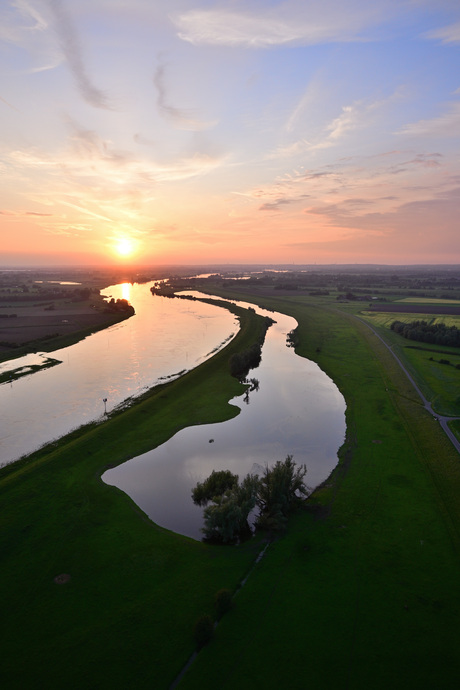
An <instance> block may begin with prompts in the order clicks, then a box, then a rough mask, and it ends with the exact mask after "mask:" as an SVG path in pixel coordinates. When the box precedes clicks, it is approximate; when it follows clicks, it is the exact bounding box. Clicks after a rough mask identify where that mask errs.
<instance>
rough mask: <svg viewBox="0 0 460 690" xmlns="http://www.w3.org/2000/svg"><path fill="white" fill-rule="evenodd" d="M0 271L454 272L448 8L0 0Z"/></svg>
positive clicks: (457, 32)
mask: <svg viewBox="0 0 460 690" xmlns="http://www.w3.org/2000/svg"><path fill="white" fill-rule="evenodd" d="M0 51H1V53H0V75H1V78H0V114H1V118H0V122H1V127H0V175H1V185H0V265H1V266H10V265H11V266H13V265H26V264H37V265H52V264H58V263H59V264H62V263H66V264H88V265H95V264H101V263H115V264H116V263H123V262H125V263H127V262H128V263H129V262H130V263H136V264H138V265H141V264H142V265H156V264H171V263H175V264H200V265H203V264H216V263H224V264H228V263H240V264H245V263H246V264H247V263H258V264H261V263H266V264H280V263H283V264H285V263H287V264H294V265H295V264H314V263H318V264H328V263H379V264H426V263H428V264H444V263H449V264H458V263H460V232H459V229H460V228H459V218H460V156H459V153H460V145H459V144H460V2H459V0H372V2H370V1H369V0H321V1H319V0H285V1H284V2H279V1H275V0H222V1H221V2H217V1H215V0H196V1H195V0H154V1H153V0H0Z"/></svg>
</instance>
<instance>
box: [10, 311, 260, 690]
mask: <svg viewBox="0 0 460 690" xmlns="http://www.w3.org/2000/svg"><path fill="white" fill-rule="evenodd" d="M240 323H241V329H240V331H239V333H238V334H237V336H236V337H235V339H234V340H233V341H232V342H231V343H229V344H228V346H226V348H225V349H224V350H222V351H221V352H219V353H218V354H217V355H216V356H215V357H213V358H212V359H211V360H209V361H207V362H205V363H204V364H202V365H201V366H199V367H197V368H196V369H194V370H193V371H191V372H190V373H188V374H186V375H185V376H184V377H183V378H181V379H178V380H177V381H174V382H172V383H170V384H167V385H164V386H159V387H157V388H155V389H154V390H153V391H152V392H150V393H149V394H147V395H146V396H144V399H143V400H141V401H139V402H137V403H135V404H134V405H133V406H132V407H131V408H130V409H128V410H126V411H124V412H122V413H119V414H117V415H115V416H114V417H113V418H111V419H109V420H108V421H106V422H105V423H104V424H102V425H100V426H96V425H93V426H91V425H90V426H89V427H86V428H84V429H81V430H78V431H76V432H74V433H72V434H70V435H69V436H68V437H65V438H64V439H62V440H61V441H59V442H57V443H56V444H51V445H50V446H48V447H45V448H44V449H42V450H41V451H38V452H36V453H35V454H33V455H32V456H30V457H29V458H25V459H23V460H21V461H18V462H17V463H14V464H13V465H9V466H7V467H5V468H3V469H2V470H1V471H0V514H1V522H2V529H1V535H0V553H1V575H0V591H1V596H2V604H1V627H2V663H1V665H0V685H1V687H2V688H8V690H10V689H12V688H15V689H16V688H27V689H28V690H29V689H32V688H50V689H54V688H62V687H66V688H96V687H98V688H99V687H100V688H111V689H115V688H123V689H125V688H128V687H132V688H136V689H137V688H152V687H154V688H167V687H168V686H169V684H170V682H171V681H172V680H173V678H174V677H175V675H176V673H178V672H179V670H180V669H181V667H182V665H183V663H184V662H185V661H186V659H187V658H188V657H189V655H190V654H191V652H192V650H193V627H194V624H195V621H196V619H197V618H198V617H199V616H200V615H202V614H206V613H212V611H213V598H214V595H215V593H216V592H217V591H218V590H219V589H221V588H223V587H227V588H230V589H232V590H233V589H234V588H235V587H236V586H237V584H238V583H239V581H240V580H241V578H242V577H243V576H244V574H245V573H246V572H247V570H248V569H249V567H250V566H251V564H252V562H253V560H254V557H255V555H256V553H257V551H258V544H256V543H255V542H249V543H247V544H246V545H244V546H242V547H238V548H233V549H226V548H219V547H211V546H207V545H204V544H201V543H199V542H195V541H193V540H191V539H187V538H185V537H182V536H179V535H176V534H173V533H172V532H168V531H166V530H164V529H161V528H159V527H157V526H156V525H154V524H153V523H152V522H151V521H150V520H148V519H147V518H146V516H145V515H143V514H142V513H141V512H140V511H139V509H138V508H137V507H136V506H135V505H134V504H133V502H132V501H131V500H130V499H129V498H128V497H127V496H125V495H124V494H123V493H122V492H121V491H118V490H117V489H114V488H113V487H109V486H106V485H105V484H103V482H102V481H101V480H100V475H101V473H102V472H103V470H104V469H105V468H106V467H107V466H109V465H112V466H113V465H117V464H119V463H121V462H123V461H125V460H126V459H128V458H130V457H133V456H135V455H138V454H140V453H142V452H144V451H146V450H148V449H150V448H154V447H155V446H157V445H159V444H160V443H162V442H164V441H165V440H167V439H168V438H169V437H170V436H171V435H173V434H174V433H175V432H176V431H177V430H179V429H181V428H183V427H185V426H190V425H193V424H201V423H212V422H218V421H221V420H224V419H228V418H231V417H232V416H234V415H235V414H237V413H238V409H237V408H236V407H234V406H231V405H229V404H228V400H229V399H230V398H231V397H233V396H235V395H238V394H241V393H242V392H243V390H244V388H243V387H242V385H241V384H240V383H239V382H238V381H237V380H236V379H234V378H232V377H231V376H230V375H229V367H228V360H229V358H230V356H231V355H232V353H234V352H239V351H241V350H244V349H245V348H247V347H249V346H250V345H251V344H252V343H253V342H254V341H255V340H257V339H258V337H259V334H260V332H261V329H263V328H264V326H265V324H264V321H263V319H261V318H260V317H257V316H255V314H251V313H250V312H244V311H242V312H241V316H240ZM61 574H68V575H70V578H71V579H70V581H68V582H67V583H66V584H56V583H55V582H54V578H55V577H56V576H58V575H61Z"/></svg>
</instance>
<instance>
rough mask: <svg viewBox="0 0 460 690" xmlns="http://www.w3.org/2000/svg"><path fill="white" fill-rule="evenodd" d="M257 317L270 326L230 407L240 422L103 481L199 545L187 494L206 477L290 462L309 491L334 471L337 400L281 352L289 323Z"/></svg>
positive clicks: (184, 439)
mask: <svg viewBox="0 0 460 690" xmlns="http://www.w3.org/2000/svg"><path fill="white" fill-rule="evenodd" d="M237 304H239V305H241V306H251V307H254V305H250V304H244V303H241V302H237ZM256 311H257V313H259V314H262V315H266V316H270V317H271V318H272V319H275V321H276V323H275V324H274V325H273V326H271V327H270V328H269V330H268V332H267V336H266V340H265V344H264V346H263V350H262V362H261V364H260V366H259V367H258V368H257V369H254V370H253V371H251V372H250V377H255V378H257V380H258V381H259V389H258V390H254V391H252V392H251V393H249V396H248V397H246V396H245V395H242V396H240V397H238V398H234V399H233V400H232V401H231V404H232V405H235V406H237V407H238V408H239V409H240V410H241V412H240V414H238V416H236V417H234V418H233V419H231V420H229V421H227V422H223V423H220V424H212V425H201V426H195V427H189V428H187V429H183V430H181V431H179V432H178V433H177V434H176V435H175V436H174V437H172V438H171V439H170V440H169V441H167V442H166V443H165V444H163V445H162V446H160V447H158V448H156V449H154V450H152V451H149V452H148V453H145V454H143V455H141V456H138V457H136V458H133V459H132V460H130V461H128V462H126V463H124V464H123V465H120V466H119V467H116V468H114V469H112V470H109V471H107V472H106V473H105V474H104V475H103V480H104V481H105V482H106V483H107V484H110V485H114V486H117V487H118V488H119V489H122V490H123V491H124V492H125V493H127V494H128V495H129V496H130V497H131V498H132V499H133V500H134V501H135V503H136V504H137V505H138V506H140V508H141V509H142V510H143V511H144V512H145V513H146V514H147V515H148V516H149V517H150V518H151V519H152V520H153V521H154V522H155V523H157V524H158V525H161V526H162V527H166V528H167V529H170V530H173V531H175V532H179V533H181V534H185V535H187V536H189V537H192V538H194V539H200V538H201V537H202V534H201V527H202V524H203V521H202V508H199V507H197V506H195V505H194V504H193V502H192V500H191V489H192V488H193V486H195V484H196V483H197V481H202V480H203V479H205V478H206V477H207V476H208V475H209V474H210V473H211V472H212V470H220V469H229V470H231V471H232V472H233V473H234V474H238V475H239V476H240V477H241V478H242V477H243V476H245V475H246V474H248V473H249V472H251V473H254V472H256V473H257V472H260V470H261V469H263V467H264V466H265V465H266V464H268V465H269V466H271V465H272V464H274V463H275V462H276V461H277V460H284V459H285V457H286V455H288V454H289V455H292V456H293V458H294V461H295V462H296V463H298V464H306V465H307V470H308V472H307V477H306V480H307V484H308V485H310V486H311V487H316V486H318V485H319V484H320V483H322V482H323V481H324V480H325V479H326V478H327V477H328V476H329V474H330V473H331V471H332V470H333V468H334V467H335V465H336V464H337V451H338V449H339V447H340V446H341V444H342V443H343V440H344V436H345V401H344V398H343V396H342V395H341V393H340V392H339V390H338V388H337V387H336V385H335V384H334V383H333V381H331V379H330V378H329V377H328V376H327V375H326V374H325V373H324V372H323V371H322V370H321V369H320V368H319V367H318V366H317V365H316V364H315V363H314V362H311V361H309V360H306V359H303V358H302V357H299V356H297V355H296V354H295V352H294V350H293V349H291V348H289V347H288V346H287V342H286V337H287V334H288V333H289V332H290V331H292V330H293V329H294V328H295V326H296V322H295V320H294V319H293V318H291V317H289V316H286V315H284V314H279V313H273V312H267V311H264V310H262V309H259V308H256Z"/></svg>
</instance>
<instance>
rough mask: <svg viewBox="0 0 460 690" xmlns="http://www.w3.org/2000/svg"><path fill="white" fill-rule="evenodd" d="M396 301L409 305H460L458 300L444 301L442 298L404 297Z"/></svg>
mask: <svg viewBox="0 0 460 690" xmlns="http://www.w3.org/2000/svg"><path fill="white" fill-rule="evenodd" d="M395 301H396V302H398V303H401V302H407V303H408V304H460V300H458V299H445V298H444V299H443V298H442V297H403V298H402V299H397V300H395Z"/></svg>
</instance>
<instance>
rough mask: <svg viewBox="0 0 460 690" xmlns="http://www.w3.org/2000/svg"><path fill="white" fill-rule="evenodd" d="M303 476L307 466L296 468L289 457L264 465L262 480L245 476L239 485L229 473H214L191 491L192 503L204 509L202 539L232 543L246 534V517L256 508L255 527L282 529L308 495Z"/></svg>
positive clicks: (247, 525) (247, 527) (233, 475)
mask: <svg viewBox="0 0 460 690" xmlns="http://www.w3.org/2000/svg"><path fill="white" fill-rule="evenodd" d="M306 473H307V468H306V466H305V465H299V466H297V465H296V463H295V462H294V461H293V459H292V456H291V455H288V456H287V457H286V459H285V460H284V461H280V460H278V461H277V462H276V463H275V465H274V466H273V467H271V468H269V467H268V465H267V466H266V467H265V470H264V473H263V474H262V476H261V477H259V476H257V475H253V474H248V475H246V477H245V478H244V479H243V480H242V481H241V482H240V481H239V478H238V476H237V475H236V474H232V473H231V472H230V471H229V470H221V471H217V472H216V471H215V470H213V472H212V473H211V474H210V476H209V477H208V478H207V479H206V480H205V481H204V482H198V483H197V485H196V486H195V488H194V489H192V499H193V502H194V503H196V504H197V505H200V506H205V508H204V513H203V516H204V527H203V529H202V531H203V533H204V535H205V538H206V539H207V540H212V541H219V542H223V543H231V542H235V541H236V540H238V539H240V538H241V537H242V536H244V535H245V534H249V533H250V528H249V524H248V517H249V514H250V513H251V511H253V510H254V509H255V508H257V509H258V516H257V519H256V528H258V529H265V530H268V531H270V532H271V531H279V530H281V529H284V528H285V526H286V523H287V519H288V517H289V515H290V514H291V513H292V512H293V511H294V510H295V509H296V508H297V507H298V506H299V505H300V504H301V502H302V501H303V499H305V498H306V497H307V496H308V493H309V489H308V487H307V486H306V485H305V482H304V478H305V475H306Z"/></svg>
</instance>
